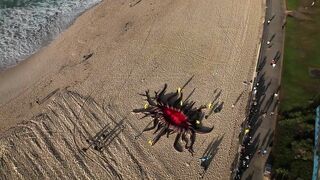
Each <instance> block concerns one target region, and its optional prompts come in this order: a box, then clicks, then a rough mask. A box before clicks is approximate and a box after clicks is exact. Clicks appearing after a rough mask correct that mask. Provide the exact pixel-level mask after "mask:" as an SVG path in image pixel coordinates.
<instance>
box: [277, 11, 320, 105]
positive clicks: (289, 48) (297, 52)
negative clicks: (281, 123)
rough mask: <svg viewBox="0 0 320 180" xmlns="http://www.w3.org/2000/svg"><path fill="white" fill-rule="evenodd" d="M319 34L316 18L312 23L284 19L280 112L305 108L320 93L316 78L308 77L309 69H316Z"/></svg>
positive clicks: (319, 57) (319, 58) (319, 60)
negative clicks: (285, 23)
mask: <svg viewBox="0 0 320 180" xmlns="http://www.w3.org/2000/svg"><path fill="white" fill-rule="evenodd" d="M319 14H320V13H319ZM319 31H320V15H319V18H318V17H317V19H316V21H315V22H312V23H310V22H299V21H298V20H296V19H292V18H288V19H287V27H286V40H285V49H284V63H283V74H282V103H281V111H286V110H289V109H291V108H293V107H296V106H306V105H307V104H308V101H309V100H310V99H313V98H314V97H315V96H316V95H317V94H318V93H319V92H320V79H317V78H312V77H310V75H309V67H314V68H320V33H318V32H319Z"/></svg>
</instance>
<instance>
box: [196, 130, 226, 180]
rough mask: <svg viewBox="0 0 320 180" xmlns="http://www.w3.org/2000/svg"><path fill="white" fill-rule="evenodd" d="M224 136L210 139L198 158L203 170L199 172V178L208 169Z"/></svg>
mask: <svg viewBox="0 0 320 180" xmlns="http://www.w3.org/2000/svg"><path fill="white" fill-rule="evenodd" d="M223 137H224V136H222V137H220V138H218V139H214V140H212V141H211V143H210V144H209V145H208V147H207V149H206V150H205V152H204V153H203V155H202V157H201V158H200V162H201V163H200V166H201V167H202V168H203V172H202V173H201V178H203V177H204V175H205V173H206V171H207V170H208V168H209V166H210V164H211V162H212V160H213V158H214V156H215V155H216V154H217V152H218V150H219V145H220V143H221V141H222V139H223Z"/></svg>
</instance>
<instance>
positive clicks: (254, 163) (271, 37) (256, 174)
mask: <svg viewBox="0 0 320 180" xmlns="http://www.w3.org/2000/svg"><path fill="white" fill-rule="evenodd" d="M266 5H267V9H266V20H265V25H264V32H263V37H262V38H263V40H262V45H261V51H260V58H259V62H258V68H257V71H259V72H258V75H257V78H256V79H257V81H256V82H258V83H259V84H258V85H257V84H255V85H256V87H257V95H256V96H257V98H256V99H257V103H258V105H257V107H258V108H257V110H258V113H257V115H256V116H254V121H255V123H254V126H253V127H252V129H253V131H254V134H253V136H252V140H253V143H255V145H254V147H255V148H254V152H253V153H254V155H253V157H252V158H251V160H250V163H249V168H248V169H247V170H246V171H245V172H244V173H243V176H242V179H254V180H260V179H263V173H264V167H265V163H266V160H267V157H268V156H269V153H270V150H271V146H272V141H273V136H274V130H275V126H276V114H277V113H276V112H277V110H276V109H277V105H278V102H279V100H278V98H279V96H277V95H276V96H275V93H276V94H279V93H278V91H279V90H280V82H281V68H282V59H283V45H284V29H283V28H282V26H283V23H284V19H285V2H284V0H280V1H279V0H267V2H266ZM273 16H274V17H273ZM272 17H273V19H272ZM270 19H272V20H271V22H270V23H269V24H268V23H267V22H268V20H270ZM268 41H270V44H269V45H268V44H267V43H268ZM273 59H275V62H276V66H275V67H272V65H271V62H272V60H273ZM277 59H278V60H277ZM273 113H275V114H273ZM272 114H273V115H272ZM259 150H267V154H266V155H262V153H258V151H259Z"/></svg>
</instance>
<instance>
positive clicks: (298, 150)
mask: <svg viewBox="0 0 320 180" xmlns="http://www.w3.org/2000/svg"><path fill="white" fill-rule="evenodd" d="M313 124H314V116H313V115H309V116H308V117H304V116H303V114H301V113H300V114H299V113H298V115H297V117H290V118H288V119H283V120H281V121H280V122H279V123H278V126H277V133H276V135H277V139H276V141H275V146H274V148H273V150H272V157H273V169H274V170H276V169H280V168H281V169H286V170H287V171H289V172H290V173H289V175H288V176H289V177H288V178H289V179H297V178H298V177H299V178H302V179H306V180H307V179H311V176H312V165H313V133H314V126H313Z"/></svg>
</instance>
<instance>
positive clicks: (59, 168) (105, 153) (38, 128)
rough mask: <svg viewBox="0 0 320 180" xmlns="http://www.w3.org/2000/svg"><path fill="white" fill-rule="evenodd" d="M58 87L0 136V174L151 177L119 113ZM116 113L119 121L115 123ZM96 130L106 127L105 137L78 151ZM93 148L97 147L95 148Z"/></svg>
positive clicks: (5, 176) (70, 176) (43, 176)
mask: <svg viewBox="0 0 320 180" xmlns="http://www.w3.org/2000/svg"><path fill="white" fill-rule="evenodd" d="M58 91H59V89H58V90H55V91H53V92H52V93H50V94H49V95H50V96H49V95H48V96H47V97H46V98H44V99H45V100H48V99H50V101H49V102H48V104H47V105H46V107H47V108H45V110H44V111H42V113H40V114H39V115H36V116H34V117H33V118H32V119H30V120H29V121H25V122H24V123H23V124H19V125H18V126H17V127H15V128H12V129H10V130H8V131H7V132H6V133H4V135H3V136H2V137H1V138H0V144H1V149H0V150H1V154H0V155H1V159H0V160H1V168H0V177H1V179H16V178H21V177H30V178H36V177H41V178H42V179H46V178H50V177H53V176H54V177H57V178H62V179H69V178H74V177H76V178H79V179H97V178H101V177H105V178H107V179H123V176H124V174H126V175H125V176H127V174H128V173H130V176H131V177H132V178H134V179H140V178H143V179H150V178H151V179H152V176H153V175H152V173H151V175H150V173H147V172H146V169H145V166H144V163H145V160H144V159H142V158H141V156H140V155H136V154H139V153H137V152H136V150H135V149H132V148H130V147H132V146H133V145H132V144H131V143H132V142H131V141H130V140H129V141H128V140H127V139H128V137H127V135H126V134H127V133H125V132H123V131H124V130H125V124H126V123H125V121H124V118H123V117H121V116H120V115H119V114H117V113H113V112H112V110H110V109H109V110H108V109H105V108H102V107H101V106H100V105H99V104H98V103H97V102H96V101H95V100H94V99H92V98H91V97H85V96H82V95H80V94H79V93H76V92H73V91H69V90H61V91H59V92H58ZM57 92H58V93H57ZM106 110H107V111H109V112H108V113H109V114H108V115H107V114H106V113H105V111H106ZM78 112H80V113H78ZM121 119H123V120H122V121H121V122H122V123H121V122H118V123H117V121H120V120H121ZM119 124H120V126H119ZM75 126H76V131H75V130H74V127H75ZM118 126H119V127H120V128H121V129H120V130H119V128H118ZM100 131H103V133H105V132H107V133H105V134H103V137H104V136H105V138H104V139H103V140H101V141H99V142H98V143H96V144H95V148H90V149H87V150H86V151H83V150H82V148H85V147H87V146H88V143H87V142H86V139H89V141H90V139H94V138H95V137H97V136H95V135H97V132H100ZM98 135H99V133H98ZM91 137H92V138H91ZM100 137H101V135H100ZM99 143H100V144H99ZM135 146H136V145H135ZM95 149H99V150H101V151H100V153H98V152H97V151H96V150H95ZM118 152H122V153H121V154H118ZM146 159H147V158H146ZM127 166H128V167H130V170H128V168H126V167H127Z"/></svg>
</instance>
